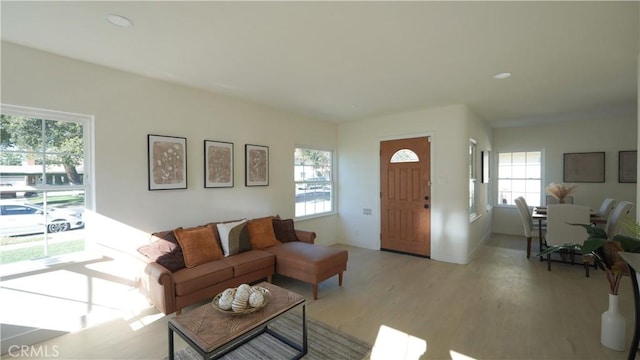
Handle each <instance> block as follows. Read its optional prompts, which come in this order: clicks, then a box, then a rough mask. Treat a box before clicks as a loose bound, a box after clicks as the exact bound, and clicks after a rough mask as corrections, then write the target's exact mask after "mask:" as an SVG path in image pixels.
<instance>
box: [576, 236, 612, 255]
mask: <svg viewBox="0 0 640 360" xmlns="http://www.w3.org/2000/svg"><path fill="white" fill-rule="evenodd" d="M607 241H609V240H607V238H604V239H603V238H599V237H589V238H587V240H585V241H584V243H583V244H582V249H581V250H582V253H583V254H589V253H592V252H595V251H596V250H598V249H599V248H601V247H602V246H603V245H604V244H605V243H606V242H607Z"/></svg>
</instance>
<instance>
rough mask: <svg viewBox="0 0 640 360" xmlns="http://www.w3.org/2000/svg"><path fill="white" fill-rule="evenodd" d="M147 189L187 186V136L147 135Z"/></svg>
mask: <svg viewBox="0 0 640 360" xmlns="http://www.w3.org/2000/svg"><path fill="white" fill-rule="evenodd" d="M147 159H148V165H149V190H173V189H186V188H187V138H184V137H177V136H163V135H151V134H149V135H147Z"/></svg>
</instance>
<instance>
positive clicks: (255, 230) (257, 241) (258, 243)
mask: <svg viewBox="0 0 640 360" xmlns="http://www.w3.org/2000/svg"><path fill="white" fill-rule="evenodd" d="M247 232H248V233H249V241H250V242H251V248H252V249H254V250H262V249H266V248H268V247H271V246H274V245H279V244H281V243H280V241H278V239H276V234H275V233H274V232H273V220H272V218H271V217H268V218H262V219H254V220H249V221H248V222H247Z"/></svg>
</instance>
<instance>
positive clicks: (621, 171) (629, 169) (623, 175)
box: [618, 150, 638, 183]
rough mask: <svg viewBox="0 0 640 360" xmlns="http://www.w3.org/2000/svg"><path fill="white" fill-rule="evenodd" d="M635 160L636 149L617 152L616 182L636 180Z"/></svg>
mask: <svg viewBox="0 0 640 360" xmlns="http://www.w3.org/2000/svg"><path fill="white" fill-rule="evenodd" d="M637 160H638V151H636V150H633V151H620V152H618V182H621V183H635V182H637V172H636V171H637V168H638V165H637Z"/></svg>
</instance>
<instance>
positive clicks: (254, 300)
mask: <svg viewBox="0 0 640 360" xmlns="http://www.w3.org/2000/svg"><path fill="white" fill-rule="evenodd" d="M263 303H264V295H262V292H260V291H254V292H252V293H251V295H249V306H251V307H258V306H262V304H263Z"/></svg>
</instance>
